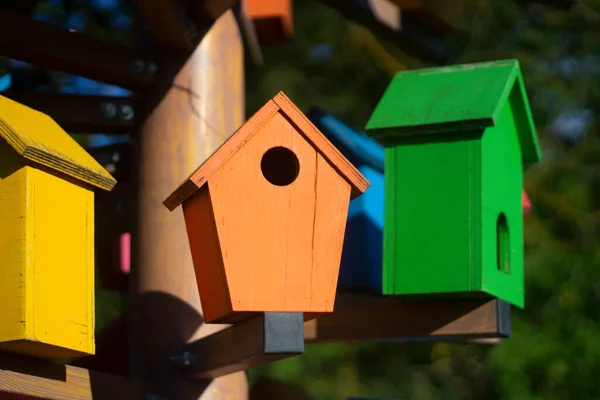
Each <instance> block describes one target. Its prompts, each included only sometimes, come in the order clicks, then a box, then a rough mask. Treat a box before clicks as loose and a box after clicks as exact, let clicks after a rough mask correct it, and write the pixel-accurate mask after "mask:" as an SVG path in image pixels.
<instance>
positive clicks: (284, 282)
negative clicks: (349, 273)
mask: <svg viewBox="0 0 600 400" xmlns="http://www.w3.org/2000/svg"><path fill="white" fill-rule="evenodd" d="M278 146H281V147H285V148H288V149H290V150H292V152H293V153H294V154H295V155H296V157H297V158H298V161H299V164H300V170H299V174H298V176H297V178H296V180H295V181H294V182H293V183H292V184H290V185H288V186H276V185H273V184H271V183H270V182H268V181H267V180H266V179H265V177H264V176H263V174H262V172H261V168H260V162H261V158H262V156H263V154H265V152H266V151H267V150H269V149H271V148H274V147H278ZM316 157H317V153H316V151H315V150H314V149H313V148H312V146H310V144H308V143H307V142H306V141H305V140H304V139H303V138H302V136H300V135H299V134H298V132H297V131H296V130H295V129H294V127H293V126H291V125H290V124H289V123H287V121H286V120H285V118H284V117H283V116H282V115H281V114H279V113H277V114H275V115H274V116H273V117H271V119H270V120H269V121H267V122H266V123H265V124H264V125H263V126H262V127H261V128H260V129H259V130H258V131H257V132H256V134H255V135H253V137H252V139H250V140H249V141H247V142H246V144H245V145H244V147H243V149H241V150H240V151H239V152H237V153H236V154H234V155H233V157H231V159H230V160H229V161H228V162H227V164H226V166H225V167H224V168H221V169H220V170H219V171H217V172H216V173H215V175H214V176H213V177H212V178H211V180H210V182H209V184H208V187H209V190H210V193H211V199H212V207H213V210H214V213H215V222H216V226H217V232H218V235H219V243H220V245H221V252H222V254H223V264H224V268H225V276H226V279H227V284H228V287H229V293H230V295H231V305H232V308H233V311H310V310H311V306H312V304H311V303H312V298H311V296H310V294H311V293H312V288H311V279H312V277H313V273H312V269H313V261H312V251H311V250H312V248H313V229H314V227H313V221H314V220H315V215H314V212H315V209H314V208H315V201H316V195H317V193H316V192H315V185H316V179H317V171H316V168H315V167H316ZM240 199H244V200H243V201H242V202H240ZM258 232H260V233H259V234H256V233H258ZM202 267H203V266H201V265H200V266H199V268H202ZM328 268H331V265H329V266H328ZM315 284H316V285H318V283H317V282H315ZM203 294H204V293H201V296H202V295H203ZM203 301H204V300H203ZM206 301H211V302H212V301H213V299H210V298H208V299H206ZM206 301H204V302H206ZM331 307H333V302H332V303H331ZM205 318H207V320H208V315H207V316H205Z"/></svg>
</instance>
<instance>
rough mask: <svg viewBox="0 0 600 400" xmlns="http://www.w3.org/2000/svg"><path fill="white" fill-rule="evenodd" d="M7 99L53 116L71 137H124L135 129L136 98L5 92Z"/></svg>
mask: <svg viewBox="0 0 600 400" xmlns="http://www.w3.org/2000/svg"><path fill="white" fill-rule="evenodd" d="M3 95H4V96H6V97H8V98H10V99H12V100H15V101H17V102H19V103H21V104H24V105H26V106H28V107H31V108H33V109H35V110H37V111H41V112H43V113H44V114H47V115H49V116H50V117H52V119H54V121H56V123H58V124H59V125H60V126H61V127H62V128H63V129H64V130H66V131H67V132H70V133H103V134H124V133H130V132H132V131H133V129H134V122H135V111H134V108H133V107H134V105H133V98H130V97H112V96H110V97H109V96H80V95H74V94H58V93H45V92H5V93H3Z"/></svg>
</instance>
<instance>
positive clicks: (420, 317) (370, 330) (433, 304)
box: [304, 293, 510, 343]
mask: <svg viewBox="0 0 600 400" xmlns="http://www.w3.org/2000/svg"><path fill="white" fill-rule="evenodd" d="M506 307H507V306H506V303H505V304H502V305H501V304H499V301H498V300H489V301H483V300H440V301H426V300H401V299H398V298H394V297H392V296H370V295H359V294H346V293H344V294H339V295H338V298H337V299H336V305H335V311H334V312H333V313H331V314H326V315H323V316H321V317H319V318H318V319H315V320H311V321H307V322H306V323H305V324H304V328H305V331H304V336H305V340H306V343H331V342H352V341H415V340H438V341H439V340H460V341H464V340H470V339H482V338H503V337H508V336H509V335H510V314H509V312H510V311H509V309H508V308H506ZM507 319H508V320H507Z"/></svg>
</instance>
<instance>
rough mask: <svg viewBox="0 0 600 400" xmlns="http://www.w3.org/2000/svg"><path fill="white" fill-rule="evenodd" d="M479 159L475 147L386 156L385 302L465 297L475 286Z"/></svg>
mask: <svg viewBox="0 0 600 400" xmlns="http://www.w3.org/2000/svg"><path fill="white" fill-rule="evenodd" d="M479 155H480V144H479V143H478V142H477V141H475V140H464V141H456V142H441V143H430V142H425V143H414V144H411V145H403V146H397V147H393V148H387V149H386V154H385V175H384V180H385V184H384V187H385V191H386V197H385V204H384V207H385V211H384V213H385V220H384V226H385V229H384V233H383V236H384V239H383V240H384V271H383V290H384V293H385V294H399V293H402V294H422V293H446V292H467V291H469V290H470V289H472V288H473V285H475V284H476V283H475V282H476V281H477V280H476V278H473V277H472V275H473V274H475V275H478V271H476V270H473V269H471V268H472V267H476V266H477V265H478V263H477V261H476V260H477V259H478V258H480V253H481V251H480V250H479V249H478V246H477V243H478V242H479V241H480V239H479V237H478V234H479V233H478V231H477V229H476V226H477V221H479V220H480V214H479V210H480V204H481V201H480V200H479V196H480V185H481V175H480V170H479V167H478V162H479V160H480V157H479ZM465 266H469V267H468V268H465ZM432 271H435V273H432Z"/></svg>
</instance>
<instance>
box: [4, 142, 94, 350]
mask: <svg viewBox="0 0 600 400" xmlns="http://www.w3.org/2000/svg"><path fill="white" fill-rule="evenodd" d="M2 145H3V146H0V154H6V155H7V158H6V160H11V158H10V155H11V154H16V153H14V151H12V149H11V148H9V147H8V146H7V145H6V144H5V143H2ZM2 150H4V153H2ZM2 158H3V160H4V155H3V157H2ZM14 163H15V160H14V158H13V159H12V165H13V166H14V165H15V164H14ZM4 165H5V167H4V168H0V169H4V170H5V171H6V169H7V167H8V166H9V165H8V164H6V163H5V164H4ZM17 165H18V164H17ZM64 178H65V177H64V176H60V177H57V176H54V175H52V174H51V173H48V171H45V170H41V169H37V168H33V167H30V166H27V165H24V166H22V167H21V168H19V169H17V170H16V171H14V172H12V173H11V174H10V175H7V174H5V177H4V178H1V177H0V204H2V205H3V207H1V208H0V221H2V222H3V226H11V227H12V228H13V229H11V230H5V229H3V230H2V233H1V234H0V241H1V242H2V243H3V245H1V246H0V271H2V274H1V275H2V280H1V283H0V287H1V288H2V290H1V291H0V296H1V297H2V304H3V307H5V308H6V309H7V310H8V311H7V312H8V314H7V315H6V316H4V315H2V317H1V318H0V342H2V343H0V348H2V349H5V350H12V351H17V352H21V353H25V354H30V355H35V356H38V357H46V358H60V357H73V356H81V355H84V354H93V353H94V259H93V256H94V218H93V215H94V197H93V192H92V191H91V190H89V188H87V187H81V186H78V185H76V184H74V182H70V181H69V180H65V179H64ZM5 224H6V225H5Z"/></svg>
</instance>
